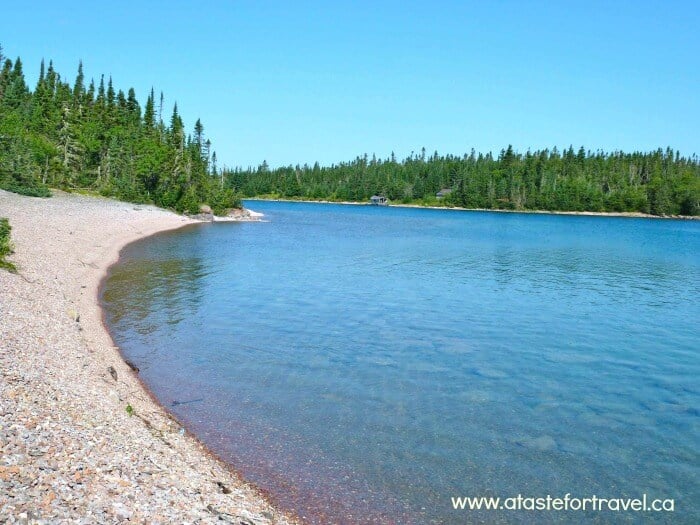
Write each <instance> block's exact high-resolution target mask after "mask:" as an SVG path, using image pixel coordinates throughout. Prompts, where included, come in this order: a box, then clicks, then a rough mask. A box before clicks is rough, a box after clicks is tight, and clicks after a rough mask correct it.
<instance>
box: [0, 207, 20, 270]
mask: <svg viewBox="0 0 700 525" xmlns="http://www.w3.org/2000/svg"><path fill="white" fill-rule="evenodd" d="M10 231H12V227H11V226H10V221H8V220H7V219H5V218H0V268H4V269H5V270H8V271H10V272H12V273H16V272H17V268H16V267H15V265H14V264H12V263H11V262H9V261H6V260H5V257H7V256H8V255H10V254H11V253H12V241H11V240H10Z"/></svg>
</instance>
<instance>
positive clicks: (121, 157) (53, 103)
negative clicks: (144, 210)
mask: <svg viewBox="0 0 700 525" xmlns="http://www.w3.org/2000/svg"><path fill="white" fill-rule="evenodd" d="M0 65H1V67H2V69H1V70H0V188H4V189H8V190H11V191H16V192H19V193H24V194H27V195H35V196H48V195H49V191H48V187H52V188H60V189H65V190H69V191H70V190H74V189H90V190H93V191H97V192H99V193H101V194H102V195H106V196H111V197H116V198H119V199H122V200H128V201H133V202H151V203H154V204H157V205H159V206H163V207H165V208H174V209H177V210H178V211H185V212H190V213H196V212H198V211H199V206H200V204H203V203H208V204H209V205H210V206H211V207H212V209H213V211H214V212H215V213H217V214H222V213H224V212H225V210H226V209H227V208H233V207H240V198H239V197H238V196H237V195H235V194H234V192H233V191H232V190H231V189H230V188H226V187H224V179H223V178H222V177H220V176H219V172H218V170H217V168H216V153H210V152H211V143H210V142H209V140H205V137H204V127H203V126H202V123H201V122H200V121H199V120H197V123H196V125H195V128H194V131H193V134H192V135H189V136H186V134H185V131H184V129H183V121H182V118H181V117H180V115H179V114H178V110H177V104H176V105H175V107H174V108H173V111H172V114H171V117H170V119H169V121H168V124H167V125H166V123H164V122H163V119H162V111H163V96H162V94H161V96H160V103H159V104H157V103H156V99H155V95H154V92H153V90H151V93H150V94H149V96H148V100H147V101H146V105H145V107H144V109H143V111H142V109H141V107H140V105H139V103H138V101H137V100H136V94H135V92H134V90H133V89H129V90H128V91H127V92H126V93H124V91H122V90H116V89H115V87H114V86H113V85H112V79H111V78H110V79H108V81H107V84H106V86H105V81H104V77H102V78H101V79H100V82H99V85H98V86H97V87H95V83H94V82H90V84H89V85H88V86H87V87H86V86H85V79H84V76H83V67H82V64H80V66H79V67H78V75H77V77H76V79H75V82H74V83H73V85H72V86H71V85H70V84H69V83H68V82H65V81H64V80H63V79H62V78H61V76H60V75H59V74H58V73H57V72H56V71H55V70H54V68H53V65H52V63H51V62H49V66H48V68H45V66H44V63H43V61H42V64H41V70H40V74H39V80H38V82H37V85H36V87H35V88H34V90H33V91H31V90H30V89H29V87H28V86H27V84H26V82H25V78H24V72H23V65H22V61H21V60H20V59H19V58H17V59H16V60H15V61H14V62H12V61H11V60H9V59H4V57H3V56H2V49H1V48H0Z"/></svg>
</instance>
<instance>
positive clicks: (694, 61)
mask: <svg viewBox="0 0 700 525" xmlns="http://www.w3.org/2000/svg"><path fill="white" fill-rule="evenodd" d="M699 28H700V1H698V0H689V1H685V2H684V1H675V2H674V1H668V2H663V1H658V2H645V1H630V2H625V1H606V2H597V1H581V2H570V1H562V2H558V1H543V2H529V1H524V0H521V1H475V2H469V1H456V2H447V1H444V2H440V1H433V2H427V1H426V2H406V1H401V2H359V1H358V2H337V1H333V2H325V1H323V2H302V1H294V2H264V1H251V2H238V1H233V0H232V1H218V2H192V1H189V2H179V1H173V0H171V1H168V2H130V1H125V2H58V1H51V2H46V1H32V2H5V5H3V7H2V9H1V10H0V44H2V46H3V48H4V52H5V54H6V55H8V56H10V57H11V58H15V57H16V56H17V55H19V56H21V57H22V60H23V62H24V64H25V71H26V72H27V80H28V82H29V83H30V85H31V86H32V88H33V86H34V84H35V83H36V79H37V77H38V70H39V63H40V60H41V58H42V57H44V58H46V59H47V60H48V59H53V60H54V64H55V66H56V68H57V70H58V72H59V73H61V74H62V75H63V76H64V77H67V78H68V79H69V80H70V82H71V84H72V82H73V80H74V79H75V73H76V71H77V65H78V61H79V60H80V59H82V60H83V62H84V67H85V74H86V77H87V78H88V79H89V78H90V77H94V78H95V80H96V81H97V80H98V79H99V75H100V74H101V73H104V74H105V75H111V76H112V77H113V79H114V83H115V87H116V88H122V89H124V90H125V91H126V90H127V89H128V88H129V87H134V88H135V89H136V93H137V96H138V97H139V100H140V101H141V103H142V105H143V103H144V102H145V98H146V96H147V93H148V91H149V90H150V88H151V86H153V87H154V88H155V89H156V92H157V93H158V92H160V91H161V90H162V91H163V92H164V94H165V104H166V109H165V111H164V113H165V116H166V117H168V118H169V116H170V113H171V110H172V104H173V102H174V101H177V103H178V106H179V109H180V112H181V114H182V115H183V117H184V119H185V124H186V126H187V128H188V129H189V130H191V129H192V126H193V124H194V121H195V120H196V118H197V117H200V118H201V119H202V122H203V124H204V127H205V133H206V135H207V136H208V137H209V138H210V139H211V140H212V142H213V148H214V150H216V151H217V154H218V157H219V159H220V165H221V164H226V165H227V166H236V165H241V166H248V165H258V164H259V163H261V162H262V161H263V160H267V162H268V163H269V164H270V165H271V166H279V165H287V164H296V163H300V164H303V163H305V162H307V163H309V164H311V163H313V162H314V161H317V160H318V161H319V162H320V163H321V164H330V163H334V162H339V161H345V160H351V159H352V158H354V157H355V156H357V155H360V154H363V153H368V154H369V155H372V154H373V153H376V155H377V156H379V157H387V156H388V155H390V153H391V152H392V151H394V152H395V153H396V155H397V157H399V158H403V157H404V156H406V155H408V154H410V152H411V151H416V152H418V151H419V150H420V148H421V147H423V146H425V148H426V149H427V150H428V152H429V153H431V152H432V151H434V150H438V151H439V152H440V153H453V154H462V153H465V152H468V151H470V150H471V149H472V148H474V149H476V150H477V151H484V152H486V151H494V152H498V151H500V149H501V148H503V147H505V146H507V145H508V144H513V146H514V147H515V148H516V149H517V150H519V151H521V152H524V151H526V150H527V149H528V148H532V149H537V148H544V147H552V146H558V147H559V148H562V147H567V146H568V145H569V144H573V145H574V147H578V146H580V145H584V146H585V147H586V148H589V149H593V150H595V149H604V150H614V149H623V150H650V149H655V148H657V147H666V146H672V147H673V148H675V149H678V150H680V151H681V153H682V154H684V155H692V154H694V153H700V66H699V64H700V29H699Z"/></svg>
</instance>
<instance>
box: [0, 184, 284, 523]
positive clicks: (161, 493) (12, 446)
mask: <svg viewBox="0 0 700 525" xmlns="http://www.w3.org/2000/svg"><path fill="white" fill-rule="evenodd" d="M0 217H8V218H9V220H10V225H11V226H12V241H13V243H14V246H15V254H13V255H12V256H10V257H9V258H8V259H9V260H10V261H12V262H13V263H14V264H16V265H17V268H18V271H19V273H18V274H11V273H9V272H6V271H0V450H1V452H2V454H1V455H0V522H7V523H91V524H92V523H119V522H124V523H163V524H169V523H235V524H248V525H250V524H256V525H257V524H272V523H274V524H292V523H296V521H295V520H294V519H292V518H290V517H288V516H285V515H284V514H283V513H281V512H279V511H278V510H277V509H275V508H274V507H272V506H271V504H270V503H269V502H268V501H267V500H266V499H265V497H264V496H263V495H262V494H261V493H260V492H259V491H257V490H256V489H255V488H254V487H252V486H251V485H249V484H247V483H245V482H244V481H243V480H242V479H241V478H240V477H239V476H237V475H236V474H235V473H234V472H232V471H231V470H229V469H228V468H227V467H226V465H224V464H223V463H222V462H220V461H218V460H217V459H215V458H214V457H212V456H211V455H210V454H209V453H208V452H207V450H206V449H205V448H204V447H203V446H202V445H201V444H200V443H199V442H198V441H197V440H196V439H195V438H194V437H193V436H191V435H189V434H188V433H186V432H185V431H184V430H183V429H182V428H181V427H180V425H179V424H178V423H177V422H176V421H175V420H174V419H173V418H172V417H171V416H169V415H168V413H167V412H166V411H165V410H164V409H163V408H162V407H160V406H159V405H158V404H157V403H156V402H155V401H154V400H153V399H152V398H151V396H150V394H149V392H148V391H147V390H146V389H145V388H144V387H143V386H142V385H141V383H140V382H139V380H138V378H137V375H136V374H135V373H134V372H133V371H132V370H131V369H130V368H129V366H127V364H126V363H124V361H123V360H122V358H121V356H120V354H119V350H118V349H117V348H116V347H115V346H114V343H113V341H112V340H111V338H110V336H109V335H108V333H107V331H106V330H105V328H104V326H103V324H102V312H101V309H100V306H99V302H98V295H97V294H98V289H99V285H100V282H101V279H102V278H103V276H104V275H105V272H106V270H107V268H108V267H109V266H110V265H111V264H112V263H113V262H115V261H116V260H117V259H118V255H119V251H120V249H121V248H122V247H123V246H124V245H126V244H127V243H129V242H131V241H133V240H136V239H138V238H141V237H144V236H147V235H151V234H154V233H157V232H159V231H164V230H168V229H173V228H178V227H181V226H183V225H186V224H189V223H191V222H194V221H192V220H191V219H188V218H186V217H182V216H179V215H176V214H174V213H171V212H168V211H165V210H162V209H158V208H155V207H153V206H144V205H134V204H129V203H123V202H117V201H113V200H109V199H102V198H98V197H86V196H80V195H72V194H64V193H60V192H56V195H55V196H54V197H52V198H50V199H38V198H34V197H23V196H19V195H15V194H12V193H8V192H5V191H2V190H0ZM127 406H130V407H131V408H132V409H133V413H131V414H130V413H129V411H128V410H127Z"/></svg>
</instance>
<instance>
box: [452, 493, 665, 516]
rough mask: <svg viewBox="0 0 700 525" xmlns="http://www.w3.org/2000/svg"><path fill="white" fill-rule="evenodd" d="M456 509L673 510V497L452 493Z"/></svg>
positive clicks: (453, 504) (453, 505)
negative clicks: (463, 495) (456, 494)
mask: <svg viewBox="0 0 700 525" xmlns="http://www.w3.org/2000/svg"><path fill="white" fill-rule="evenodd" d="M452 508H454V509H455V510H532V511H559V510H563V511H595V512H597V511H606V510H607V511H615V512H624V511H635V512H674V511H675V501H674V500H673V499H652V498H649V497H648V496H647V495H646V494H643V495H642V497H641V498H601V497H598V496H589V497H585V498H575V497H572V496H571V494H568V493H567V494H566V495H564V497H553V496H551V495H549V494H548V495H547V496H544V497H526V496H523V495H522V494H518V495H517V496H515V497H510V498H494V497H490V496H479V497H469V496H465V497H452Z"/></svg>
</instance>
